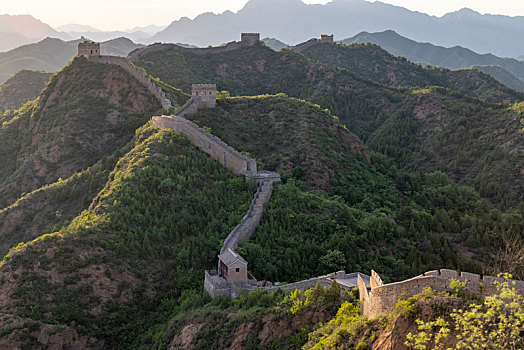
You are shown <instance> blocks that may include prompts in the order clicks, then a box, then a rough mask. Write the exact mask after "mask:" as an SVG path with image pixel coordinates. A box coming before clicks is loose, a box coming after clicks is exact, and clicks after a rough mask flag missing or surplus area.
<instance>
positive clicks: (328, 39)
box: [318, 34, 335, 44]
mask: <svg viewBox="0 0 524 350" xmlns="http://www.w3.org/2000/svg"><path fill="white" fill-rule="evenodd" d="M318 41H319V42H320V43H328V44H333V43H334V42H335V41H334V39H333V34H331V35H327V34H320V35H319V36H318Z"/></svg>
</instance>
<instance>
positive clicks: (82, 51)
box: [78, 40, 100, 57]
mask: <svg viewBox="0 0 524 350" xmlns="http://www.w3.org/2000/svg"><path fill="white" fill-rule="evenodd" d="M78 56H83V57H89V56H100V43H95V42H93V41H89V40H85V41H83V42H81V43H80V44H78Z"/></svg>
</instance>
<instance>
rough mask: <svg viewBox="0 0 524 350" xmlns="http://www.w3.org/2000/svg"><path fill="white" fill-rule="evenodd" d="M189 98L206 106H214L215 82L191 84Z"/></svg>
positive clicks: (215, 95) (215, 98)
mask: <svg viewBox="0 0 524 350" xmlns="http://www.w3.org/2000/svg"><path fill="white" fill-rule="evenodd" d="M191 98H192V99H193V100H195V101H199V102H200V103H201V104H203V105H205V106H206V107H210V108H214V107H215V106H216V104H217V86H216V84H193V85H192V86H191Z"/></svg>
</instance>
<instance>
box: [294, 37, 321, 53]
mask: <svg viewBox="0 0 524 350" xmlns="http://www.w3.org/2000/svg"><path fill="white" fill-rule="evenodd" d="M316 44H318V39H310V40H308V41H306V42H304V43H301V44H298V45H295V46H291V47H290V49H291V50H293V51H296V52H302V51H304V50H306V49H309V48H310V47H311V46H313V45H316Z"/></svg>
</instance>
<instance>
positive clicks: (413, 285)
mask: <svg viewBox="0 0 524 350" xmlns="http://www.w3.org/2000/svg"><path fill="white" fill-rule="evenodd" d="M452 279H456V280H459V281H462V282H466V286H465V290H464V291H465V292H466V293H468V294H475V295H479V296H487V295H493V294H496V293H497V286H496V284H495V282H503V281H504V279H503V278H498V277H493V276H481V275H477V274H473V273H468V272H461V273H459V272H458V271H455V270H447V269H441V270H434V271H429V272H426V273H424V274H422V275H420V276H417V277H414V278H411V279H408V280H405V281H400V282H395V283H389V284H383V283H382V279H380V276H379V275H378V274H377V273H376V272H375V271H372V272H371V278H370V288H366V287H365V286H364V284H363V283H360V282H359V284H358V287H359V294H360V300H361V302H362V304H361V307H362V313H363V314H364V315H366V316H367V317H369V318H372V317H375V316H377V315H380V314H384V313H388V312H391V311H392V310H393V309H394V308H395V305H396V304H397V302H398V300H399V299H400V298H409V297H411V296H413V295H415V294H419V293H421V292H422V291H423V290H424V289H425V288H426V287H431V288H432V289H433V290H435V291H437V292H451V291H452V290H451V288H450V287H449V284H450V281H451V280H452ZM510 282H511V284H512V286H513V287H514V288H516V289H517V290H518V291H520V292H521V293H524V281H510Z"/></svg>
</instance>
